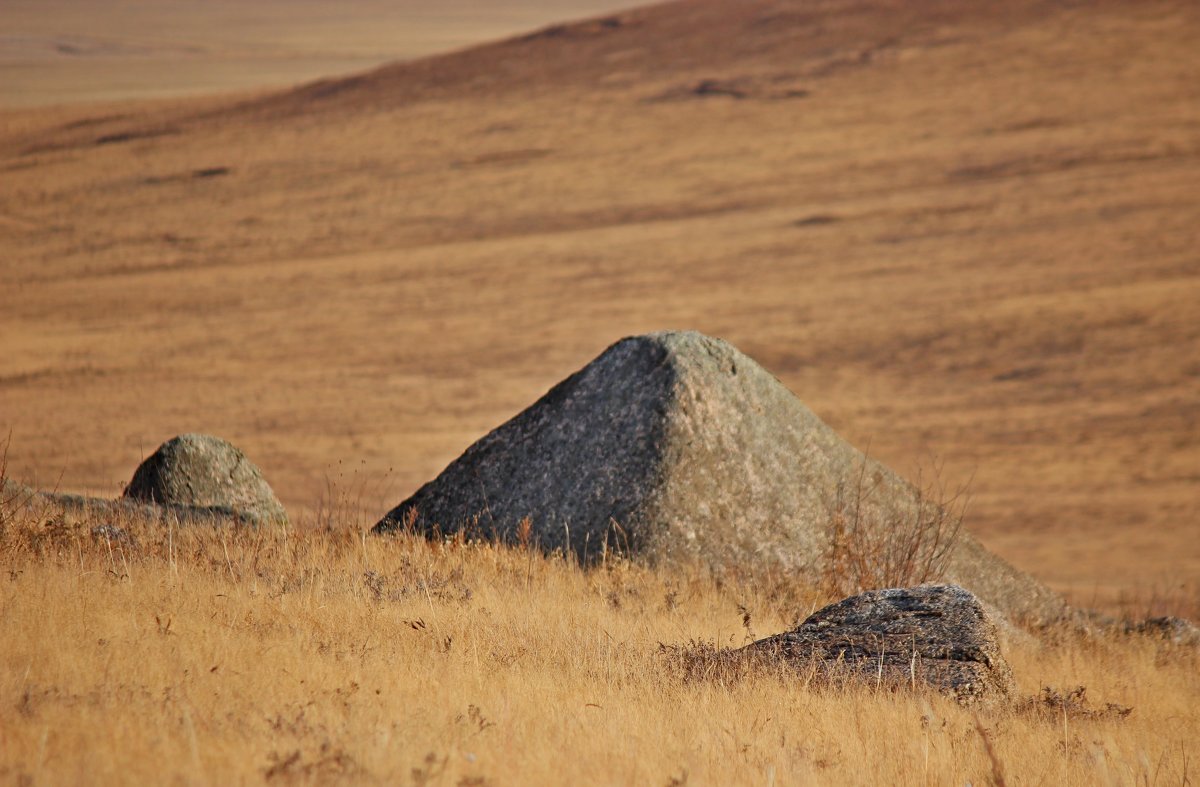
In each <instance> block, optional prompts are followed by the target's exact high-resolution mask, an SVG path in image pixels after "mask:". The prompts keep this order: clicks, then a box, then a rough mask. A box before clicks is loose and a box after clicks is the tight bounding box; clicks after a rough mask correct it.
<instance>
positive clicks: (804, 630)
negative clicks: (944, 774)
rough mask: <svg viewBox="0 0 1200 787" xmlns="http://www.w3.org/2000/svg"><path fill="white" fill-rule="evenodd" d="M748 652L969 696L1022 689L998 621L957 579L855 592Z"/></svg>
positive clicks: (827, 672)
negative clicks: (1000, 637)
mask: <svg viewBox="0 0 1200 787" xmlns="http://www.w3.org/2000/svg"><path fill="white" fill-rule="evenodd" d="M740 653H741V654H743V655H745V656H751V657H753V658H755V659H757V660H762V661H767V662H783V663H786V664H789V665H791V666H795V667H796V668H797V669H798V670H799V671H800V673H801V674H806V675H809V676H812V677H817V678H820V679H831V678H832V679H844V680H850V681H855V682H860V683H866V684H869V685H870V684H881V685H884V686H888V687H896V686H901V687H903V686H917V685H920V686H931V687H933V688H935V689H937V690H938V691H941V692H943V693H946V694H949V695H950V696H953V697H954V698H955V699H957V700H959V701H960V702H962V703H965V704H970V703H975V702H1003V701H1007V700H1009V699H1011V698H1012V696H1013V692H1014V683H1013V677H1012V671H1011V670H1010V669H1009V666H1008V662H1007V661H1005V659H1004V656H1003V655H1002V654H1001V652H1000V644H999V642H998V639H997V632H996V626H995V624H994V623H993V622H992V620H991V619H990V618H989V617H988V616H987V613H985V612H984V610H983V606H982V605H981V604H980V603H979V600H978V599H977V598H975V596H974V595H972V594H971V593H970V592H969V591H967V590H965V589H963V588H961V587H958V586H957V585H924V586H920V587H914V588H894V589H889V590H873V591H870V592H868V593H863V594H861V595H857V596H852V597H850V598H848V599H845V600H843V601H839V602H837V603H836V604H831V605H830V606H828V607H825V608H824V609H822V610H819V611H818V612H816V613H814V614H813V615H811V616H810V617H809V618H808V619H807V620H805V621H804V622H803V623H801V624H800V625H799V626H797V627H796V628H795V629H793V630H791V631H787V632H784V633H782V634H777V635H775V636H773V637H768V638H766V639H762V640H759V641H758V642H755V643H753V644H751V645H747V646H746V647H745V648H743V649H742V650H741V651H740Z"/></svg>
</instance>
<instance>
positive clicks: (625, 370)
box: [374, 338, 676, 562]
mask: <svg viewBox="0 0 1200 787" xmlns="http://www.w3.org/2000/svg"><path fill="white" fill-rule="evenodd" d="M669 360H670V358H669V355H668V351H667V349H666V348H665V347H663V346H661V345H660V344H658V343H657V342H655V341H653V340H650V339H645V338H634V339H629V340H626V341H624V342H620V343H618V344H617V345H615V346H613V347H612V348H610V349H609V351H608V352H606V353H605V354H604V356H603V357H602V358H601V359H600V360H599V361H597V362H595V363H592V364H590V365H588V366H587V367H586V368H584V369H583V370H581V371H579V372H577V373H575V374H573V375H571V376H570V377H568V378H567V379H565V380H563V381H562V382H561V383H559V384H558V385H556V386H555V387H554V388H552V389H551V390H550V391H549V392H548V393H547V394H546V395H545V396H543V397H542V398H541V399H539V400H538V401H537V403H535V404H534V405H533V406H531V407H529V408H528V409H526V410H525V411H523V412H521V413H520V414H519V415H517V416H516V417H515V418H513V419H512V420H510V421H508V422H507V423H505V424H503V425H502V426H501V427H499V428H497V429H496V430H494V431H492V432H491V433H490V434H488V435H486V436H485V437H483V438H482V439H481V440H479V441H478V442H477V443H475V444H474V445H472V446H471V447H470V448H468V449H467V451H466V452H465V453H464V454H463V455H462V456H460V457H459V458H458V459H456V460H455V461H454V462H452V463H451V464H450V466H449V467H447V468H446V469H445V470H444V471H442V473H441V474H440V475H439V476H438V477H437V478H436V479H434V480H433V481H430V482H429V483H427V484H425V485H424V486H422V487H421V488H420V489H418V490H417V492H416V494H414V495H413V496H412V497H410V498H408V499H407V500H405V501H404V502H402V503H401V504H400V505H398V506H397V507H396V508H394V509H392V511H390V512H389V513H388V514H387V516H385V517H384V518H383V520H382V521H380V522H379V523H378V524H377V525H376V526H375V528H374V530H375V532H387V531H389V530H395V529H397V528H399V527H402V526H412V527H415V528H416V529H418V530H420V531H422V532H425V533H429V534H433V533H441V534H450V533H455V532H458V531H460V530H467V531H468V532H470V533H471V534H473V535H478V536H480V537H483V538H498V539H502V540H512V539H514V538H515V537H516V533H517V531H518V526H519V525H520V522H521V520H523V519H524V518H526V517H529V518H530V520H531V526H532V528H533V538H534V539H535V540H536V542H537V544H538V545H539V546H540V547H541V548H543V549H545V550H547V551H551V550H553V549H556V548H560V547H561V548H563V549H564V550H568V549H569V550H573V551H575V552H576V554H577V555H578V556H579V557H580V559H581V560H583V561H584V562H589V561H591V560H593V559H596V558H598V557H599V556H600V555H602V554H603V553H604V552H605V551H606V550H607V549H613V548H617V547H620V548H626V547H628V548H629V549H634V548H636V547H637V546H640V544H634V543H632V541H633V540H638V539H640V538H641V536H642V535H644V532H645V530H646V527H648V526H650V524H651V523H646V522H643V519H644V516H645V508H646V502H647V500H648V499H650V498H652V497H653V496H654V495H655V494H656V491H657V489H658V487H659V486H660V479H659V478H658V474H659V473H660V472H661V467H662V452H663V450H664V448H665V439H666V435H665V423H666V412H665V410H666V408H667V407H668V406H669V402H670V401H671V397H672V393H671V392H672V389H673V388H674V386H675V374H676V372H675V368H674V366H673V365H672V364H671V363H670V362H669Z"/></svg>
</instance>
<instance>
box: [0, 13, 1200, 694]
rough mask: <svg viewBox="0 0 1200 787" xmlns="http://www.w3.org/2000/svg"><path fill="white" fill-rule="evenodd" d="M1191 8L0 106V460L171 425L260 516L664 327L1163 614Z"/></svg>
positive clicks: (1193, 376)
mask: <svg viewBox="0 0 1200 787" xmlns="http://www.w3.org/2000/svg"><path fill="white" fill-rule="evenodd" d="M1197 40H1200V6H1197V5H1196V4H1195V3H1190V2H1180V1H1179V0H1172V1H1171V2H1163V1H1160V0H1150V1H1149V2H1140V1H1139V2H1133V1H1132V0H1125V1H1118V0H1095V1H1094V2H1072V3H1061V2H1032V1H1031V0H1016V1H1015V2H1006V3H994V4H982V3H976V2H967V1H966V0H943V1H938V0H921V1H920V2H911V3H910V2H885V1H884V0H876V1H874V2H850V0H824V1H821V0H815V1H814V2H786V1H785V0H771V1H769V2H768V1H763V2H729V1H728V0H723V1H721V2H718V1H717V0H694V1H693V2H683V3H668V4H664V5H658V6H653V7H648V8H645V9H640V10H632V11H628V12H622V13H619V14H616V15H613V16H609V17H605V18H599V19H594V20H590V21H585V22H581V23H577V24H568V25H561V26H555V27H551V28H547V29H544V30H542V31H540V32H537V33H534V34H531V35H527V36H523V37H519V38H515V39H510V40H505V41H501V42H499V43H494V44H489V45H486V46H481V47H477V48H473V49H469V50H464V51H459V52H455V53H452V54H448V55H444V56H439V57H433V58H430V59H425V60H417V61H412V62H406V63H399V64H395V65H388V66H385V67H382V68H379V69H377V70H375V71H371V72H367V73H362V74H359V75H356V76H352V77H348V78H336V79H328V80H325V81H321V82H316V83H311V84H307V85H304V86H301V87H298V88H295V89H292V90H285V91H282V92H279V91H275V92H261V93H257V94H241V95H237V96H217V97H205V98H175V99H171V100H165V101H161V102H157V103H111V104H103V105H101V104H88V105H82V106H70V107H58V108H53V107H51V108H36V109H27V110H20V111H16V110H10V111H5V112H3V113H2V114H0V346H2V348H3V352H2V353H0V430H2V431H3V432H4V433H6V434H7V433H10V432H11V447H10V452H9V458H10V471H11V472H12V473H13V474H14V475H16V476H18V477H22V478H24V479H25V480H30V481H35V482H36V483H38V484H40V485H42V486H54V487H58V488H60V489H64V490H72V491H90V492H93V493H99V494H106V495H112V494H116V493H117V492H119V490H120V487H121V485H122V483H123V482H124V481H125V480H127V479H128V477H129V475H130V473H131V472H132V470H133V468H134V467H135V466H136V465H137V463H138V461H140V460H141V459H142V458H143V457H144V456H146V455H147V454H148V453H149V452H150V451H152V450H153V449H154V447H155V446H157V445H158V444H159V443H160V442H162V441H163V440H164V439H167V438H169V437H171V436H173V435H175V434H178V433H181V432H186V431H203V432H210V433H215V434H219V435H221V436H223V437H225V438H227V439H229V440H231V441H233V442H234V443H235V444H237V445H238V446H240V447H242V448H243V449H244V450H245V451H246V452H247V454H248V455H249V456H250V457H252V458H253V459H254V460H255V461H256V462H257V463H258V464H259V465H260V466H261V467H262V468H263V470H264V472H265V473H266V475H267V477H268V478H269V479H270V481H271V482H272V484H273V485H274V487H275V488H276V490H277V491H278V493H279V495H280V497H281V499H282V500H283V502H284V503H285V504H286V505H287V506H288V507H289V508H290V509H291V510H292V511H294V512H297V513H300V514H303V513H304V512H311V511H313V510H315V509H317V508H318V506H319V505H320V503H321V501H322V499H323V498H324V497H325V496H327V495H328V489H329V488H330V485H331V484H332V485H334V486H338V487H340V488H341V489H343V490H345V489H354V490H357V494H359V495H360V496H363V497H365V498H367V499H366V500H365V501H364V502H365V503H366V504H367V505H368V507H373V508H374V509H375V510H377V511H378V512H379V513H382V512H383V511H385V510H386V509H387V508H388V507H389V506H391V505H393V504H395V503H396V502H398V501H399V500H400V499H401V498H402V497H404V496H406V495H407V494H409V493H410V492H411V491H412V490H414V489H415V488H416V487H417V486H418V485H419V484H420V483H421V482H423V481H425V480H427V479H429V478H431V477H432V476H433V475H434V474H436V473H437V472H438V471H439V470H440V469H441V468H442V467H443V466H444V465H445V464H446V463H447V462H448V461H449V460H451V459H452V458H454V457H455V456H456V455H458V453H460V452H461V451H462V450H463V449H464V448H465V447H466V446H467V445H468V444H469V443H470V442H471V441H472V440H474V439H476V438H477V437H479V436H480V435H481V434H483V433H484V432H485V431H486V430H488V429H490V428H491V427H493V426H495V425H496V424H498V423H500V422H501V421H502V420H504V419H505V418H507V417H509V416H510V415H512V414H513V413H515V412H516V411H518V410H519V409H520V408H522V407H524V406H526V405H527V404H529V403H530V402H532V401H533V400H534V399H535V398H536V397H537V396H539V395H540V394H541V393H543V392H544V391H545V390H546V389H547V388H548V387H550V386H551V385H552V384H553V383H555V382H556V381H558V380H559V379H560V378H562V377H564V376H565V375H566V374H568V373H569V372H571V371H574V370H575V369H577V368H578V367H580V366H582V365H583V364H584V363H585V362H586V361H588V360H589V359H591V358H592V357H593V356H595V355H596V354H597V353H599V352H600V351H601V350H602V349H603V348H604V347H605V346H607V345H608V344H609V343H611V342H612V341H614V340H616V339H617V338H620V337H622V336H626V335H630V334H635V333H641V332H646V331H651V330H658V329H662V328H694V329H697V330H700V331H703V332H705V333H708V334H712V335H716V336H720V337H722V338H725V339H727V340H729V341H730V342H732V343H733V344H735V345H736V346H738V347H739V348H740V349H742V350H743V351H745V352H746V353H748V354H749V355H751V356H752V357H754V358H756V359H757V360H758V361H759V362H761V363H762V364H763V366H765V367H766V368H767V369H768V370H770V371H772V372H773V373H775V374H776V375H778V376H779V377H780V379H781V380H782V381H783V382H784V383H785V384H786V385H787V386H788V387H790V388H791V389H792V390H793V391H795V392H796V393H797V395H798V396H799V397H800V398H801V399H802V400H804V401H805V402H806V403H807V404H808V405H809V406H810V407H812V408H813V409H814V410H815V411H816V412H817V413H818V414H819V415H821V416H822V417H823V418H824V419H826V420H827V421H828V422H829V423H830V424H831V425H832V426H833V427H834V428H835V429H837V430H838V431H839V432H840V433H842V434H843V435H844V436H845V437H847V438H848V439H849V440H850V441H851V442H853V443H854V444H856V445H858V446H860V447H864V448H866V447H869V450H870V453H871V454H872V455H873V456H875V457H877V458H879V459H881V460H883V461H884V462H886V463H888V464H890V465H892V466H894V467H895V468H896V469H898V470H899V471H901V472H905V473H912V472H913V471H914V470H915V468H917V467H918V466H919V465H920V464H922V463H924V464H926V465H928V464H929V463H930V462H940V463H942V464H943V465H944V468H945V473H946V475H947V476H948V479H949V480H950V481H951V482H963V481H966V480H968V479H970V486H971V491H972V495H973V500H972V505H971V508H970V511H969V515H968V521H967V526H968V527H969V528H970V529H971V530H972V531H973V532H975V533H976V534H977V535H979V536H980V538H981V539H982V540H983V541H984V543H985V544H987V545H988V546H990V547H991V548H993V549H995V550H996V551H997V552H999V553H1000V554H1001V555H1003V556H1005V557H1006V558H1008V559H1010V560H1011V561H1012V562H1014V563H1015V564H1017V565H1018V566H1020V567H1022V568H1024V569H1026V570H1028V571H1030V572H1032V573H1034V574H1035V575H1037V576H1039V577H1040V578H1042V579H1044V580H1046V581H1047V582H1048V583H1049V584H1051V585H1052V586H1053V587H1055V588H1058V589H1060V590H1063V591H1065V592H1067V593H1068V594H1070V596H1071V598H1072V599H1073V600H1074V601H1076V602H1081V603H1086V604H1095V605H1100V606H1107V607H1109V608H1115V607H1117V606H1120V604H1121V603H1122V601H1123V599H1124V600H1125V601H1128V599H1136V600H1137V603H1138V604H1139V605H1141V606H1142V607H1147V606H1155V608H1156V609H1159V610H1161V611H1171V610H1170V609H1168V608H1169V607H1172V605H1175V606H1176V607H1178V606H1179V605H1181V604H1182V605H1186V604H1187V603H1188V601H1189V600H1190V601H1192V602H1194V601H1195V597H1196V594H1197V592H1198V589H1200V539H1197V537H1196V536H1197V532H1198V529H1200V528H1198V522H1197V517H1198V513H1197V511H1198V503H1200V469H1198V468H1200V423H1198V420H1197V416H1198V414H1200V308H1198V307H1197V303H1200V251H1198V250H1200V49H1198V48H1197V46H1196V41H1197ZM1129 603H1132V602H1129ZM1139 611H1144V610H1139ZM464 699H466V698H465V697H464Z"/></svg>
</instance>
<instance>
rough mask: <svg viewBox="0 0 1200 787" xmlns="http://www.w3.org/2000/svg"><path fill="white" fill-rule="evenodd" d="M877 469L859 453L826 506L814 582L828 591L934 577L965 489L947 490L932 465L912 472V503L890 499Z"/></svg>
mask: <svg viewBox="0 0 1200 787" xmlns="http://www.w3.org/2000/svg"><path fill="white" fill-rule="evenodd" d="M881 483H883V480H882V477H881V476H880V474H879V473H878V471H872V469H871V463H870V461H869V460H868V458H867V457H865V456H864V457H863V459H862V461H861V462H860V463H859V465H858V467H857V468H855V470H854V472H853V474H852V476H851V477H850V478H849V479H846V480H843V481H842V482H841V483H839V484H838V486H837V490H836V492H835V493H834V497H833V499H832V500H830V501H829V502H828V503H827V504H826V509H827V511H826V516H827V519H826V526H825V530H826V538H827V539H828V542H829V554H828V556H827V559H826V560H825V561H824V570H823V572H822V582H823V584H824V586H825V588H826V589H827V590H828V591H829V592H830V593H831V594H833V595H835V596H850V595H853V594H855V593H861V592H863V591H865V590H874V589H878V588H892V587H910V586H912V585H920V584H922V583H925V582H936V581H938V580H940V579H942V577H943V575H944V573H945V570H946V562H947V560H948V559H949V557H950V552H951V550H952V549H953V548H954V542H955V539H956V538H957V537H958V533H959V530H960V528H961V527H962V521H963V517H964V516H965V515H966V511H967V505H968V503H969V500H970V496H969V494H968V486H967V485H964V486H961V487H959V488H957V489H955V490H950V489H949V488H948V487H947V485H946V483H945V481H944V480H943V478H942V472H941V466H940V465H938V464H936V463H935V464H934V466H933V473H932V477H930V478H926V476H925V474H924V473H923V472H918V473H917V479H916V482H915V483H914V484H913V489H914V490H915V495H914V498H915V499H914V501H913V503H912V505H911V506H902V507H897V506H896V505H895V504H893V503H892V502H891V498H892V497H894V496H890V495H888V494H887V491H886V490H881V489H880V488H879V486H880V484H881Z"/></svg>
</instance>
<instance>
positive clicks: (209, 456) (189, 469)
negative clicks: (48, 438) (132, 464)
mask: <svg viewBox="0 0 1200 787" xmlns="http://www.w3.org/2000/svg"><path fill="white" fill-rule="evenodd" d="M122 496H123V497H126V498H129V499H132V500H139V501H142V502H145V503H154V504H157V505H163V506H181V507H185V508H199V509H207V510H210V511H216V512H222V513H228V514H231V515H233V516H235V517H238V518H240V519H242V520H244V521H246V522H248V523H250V524H254V525H258V524H262V523H265V522H286V521H287V511H285V510H284V507H283V504H281V503H280V502H279V499H278V498H276V497H275V493H274V492H273V491H272V490H271V487H270V485H269V484H267V482H266V479H264V478H263V474H262V471H261V470H259V469H258V467H257V466H256V465H255V464H254V463H253V462H251V461H250V460H249V459H247V458H246V455H245V454H243V453H242V452H241V451H240V450H238V449H237V448H236V447H235V446H233V445H232V444H230V443H229V442H227V441H225V440H222V439H221V438H219V437H213V436H211V435H204V434H183V435H179V436H178V437H176V438H173V439H171V440H168V441H167V442H165V443H163V444H162V445H161V446H159V447H158V450H157V451H155V452H154V453H153V454H151V455H150V457H149V458H147V459H146V460H145V461H144V462H142V463H141V464H140V465H139V466H138V469H137V470H136V471H135V472H134V474H133V479H132V480H131V481H130V482H129V486H127V487H125V492H124V493H123V495H122Z"/></svg>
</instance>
